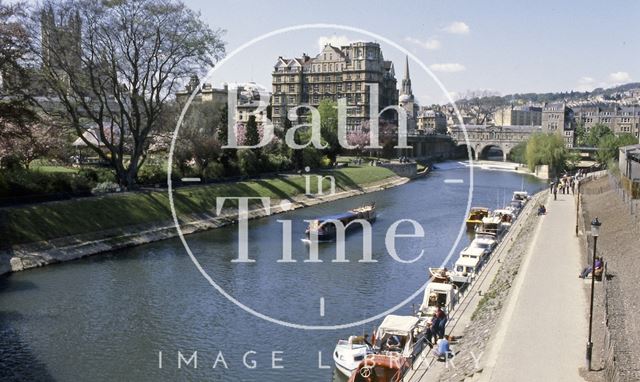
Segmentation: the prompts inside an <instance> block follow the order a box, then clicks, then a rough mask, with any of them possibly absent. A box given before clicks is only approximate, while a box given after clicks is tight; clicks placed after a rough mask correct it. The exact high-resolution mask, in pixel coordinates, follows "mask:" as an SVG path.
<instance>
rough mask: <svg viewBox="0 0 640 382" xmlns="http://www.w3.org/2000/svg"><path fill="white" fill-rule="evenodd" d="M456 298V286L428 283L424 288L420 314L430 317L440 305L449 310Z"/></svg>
mask: <svg viewBox="0 0 640 382" xmlns="http://www.w3.org/2000/svg"><path fill="white" fill-rule="evenodd" d="M457 300H458V288H457V287H456V286H455V285H453V284H442V283H433V282H431V283H429V284H428V285H427V287H426V288H425V290H424V297H423V299H422V304H421V305H420V314H421V315H422V316H427V317H431V315H433V314H434V313H435V312H436V311H437V310H438V307H441V308H442V309H443V310H444V311H445V312H450V311H451V309H453V306H454V305H455V303H456V301H457Z"/></svg>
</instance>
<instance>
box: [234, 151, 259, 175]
mask: <svg viewBox="0 0 640 382" xmlns="http://www.w3.org/2000/svg"><path fill="white" fill-rule="evenodd" d="M238 167H240V172H241V173H242V174H243V175H254V174H257V173H258V171H259V162H258V157H257V156H256V153H254V152H253V151H252V150H248V149H242V150H238Z"/></svg>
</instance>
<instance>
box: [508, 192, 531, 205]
mask: <svg viewBox="0 0 640 382" xmlns="http://www.w3.org/2000/svg"><path fill="white" fill-rule="evenodd" d="M530 198H531V197H530V196H529V193H528V192H527V191H514V192H513V198H511V200H513V201H519V202H522V204H526V203H527V201H528V200H529V199H530Z"/></svg>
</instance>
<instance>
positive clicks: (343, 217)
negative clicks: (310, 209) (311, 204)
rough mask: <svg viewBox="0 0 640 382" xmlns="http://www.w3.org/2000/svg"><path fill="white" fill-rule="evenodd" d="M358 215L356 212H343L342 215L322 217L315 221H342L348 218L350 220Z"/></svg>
mask: <svg viewBox="0 0 640 382" xmlns="http://www.w3.org/2000/svg"><path fill="white" fill-rule="evenodd" d="M356 215H357V214H356V213H354V212H343V213H341V214H335V215H327V216H321V217H319V218H317V219H315V220H318V221H321V222H324V221H327V220H341V219H346V218H350V217H353V216H356Z"/></svg>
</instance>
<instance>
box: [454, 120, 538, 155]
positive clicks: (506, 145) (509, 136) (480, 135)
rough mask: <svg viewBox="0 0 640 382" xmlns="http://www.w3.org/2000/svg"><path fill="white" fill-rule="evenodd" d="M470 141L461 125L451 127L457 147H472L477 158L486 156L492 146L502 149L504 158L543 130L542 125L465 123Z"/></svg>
mask: <svg viewBox="0 0 640 382" xmlns="http://www.w3.org/2000/svg"><path fill="white" fill-rule="evenodd" d="M465 128H466V131H467V138H468V141H467V140H466V139H465V136H464V131H463V129H462V127H461V126H460V125H456V126H453V127H451V128H450V129H449V133H450V134H451V138H453V140H454V143H455V145H456V148H457V149H458V150H460V151H466V150H467V148H469V149H471V155H473V158H474V159H475V160H478V159H482V158H486V157H487V154H488V152H489V150H490V149H491V148H499V149H500V150H501V151H502V157H503V160H507V155H509V153H510V152H511V149H513V148H514V147H515V146H516V145H517V144H518V143H520V142H524V141H526V140H527V139H528V138H529V137H530V136H531V134H534V133H537V132H541V131H542V127H541V126H483V125H465Z"/></svg>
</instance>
